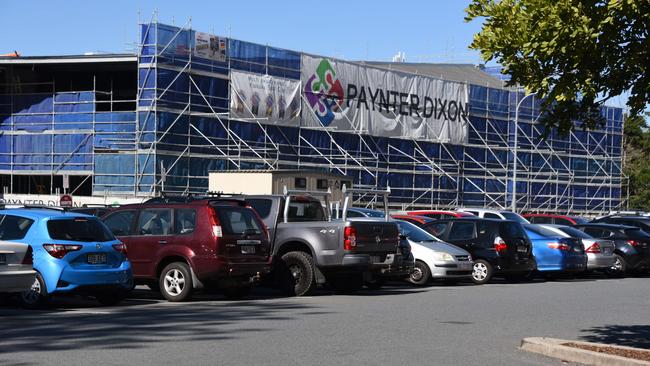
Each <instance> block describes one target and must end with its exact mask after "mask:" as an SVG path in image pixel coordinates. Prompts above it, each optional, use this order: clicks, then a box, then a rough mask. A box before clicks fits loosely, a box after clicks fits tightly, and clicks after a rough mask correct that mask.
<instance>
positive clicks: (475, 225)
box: [423, 217, 536, 284]
mask: <svg viewBox="0 0 650 366" xmlns="http://www.w3.org/2000/svg"><path fill="white" fill-rule="evenodd" d="M423 229H424V230H426V231H428V232H430V233H431V234H433V235H434V236H436V237H438V238H440V239H441V240H443V241H445V242H447V243H450V244H453V245H456V246H458V247H461V248H463V249H465V250H467V251H468V252H470V254H471V255H472V258H473V259H474V268H473V271H472V281H474V283H476V284H484V283H486V282H488V281H489V280H490V279H491V278H492V277H493V276H503V277H505V278H506V279H508V280H512V281H517V280H520V279H523V278H525V277H526V276H527V275H528V274H530V272H531V271H533V270H535V268H536V265H535V259H534V257H533V249H532V248H533V247H532V243H531V241H530V239H529V238H528V236H527V235H526V232H525V231H524V228H523V227H522V226H521V224H520V223H519V222H517V221H510V220H496V219H482V218H478V217H467V218H457V219H444V220H438V221H434V222H431V223H428V224H426V225H424V226H423Z"/></svg>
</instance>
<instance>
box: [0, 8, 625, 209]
mask: <svg viewBox="0 0 650 366" xmlns="http://www.w3.org/2000/svg"><path fill="white" fill-rule="evenodd" d="M195 32H196V31H195V30H193V29H192V28H191V24H190V22H188V23H187V24H185V25H183V26H182V27H176V26H170V25H166V24H162V23H159V22H158V21H157V20H156V19H152V20H151V21H150V22H148V23H145V24H141V37H140V46H139V49H138V54H137V92H136V97H135V103H136V107H135V111H132V112H129V113H130V114H129V117H128V118H127V117H123V119H120V120H119V123H116V124H115V126H118V125H120V124H121V123H124V126H126V125H127V124H128V125H129V126H130V127H129V128H130V129H129V130H128V131H119V132H118V131H110V132H108V131H103V130H102V131H100V130H98V127H97V125H98V123H99V120H98V117H99V115H100V114H105V113H109V114H110V112H102V113H98V112H93V111H85V112H84V113H86V114H88V115H89V116H90V117H91V118H92V120H91V121H92V123H86V124H85V125H84V126H85V129H84V131H86V132H83V133H75V134H74V136H75V138H76V140H75V142H74V143H72V144H71V145H75V146H71V147H70V148H68V149H67V150H66V152H67V154H68V155H71V156H72V157H73V158H71V159H68V160H66V158H62V157H54V155H56V154H55V153H54V152H51V153H50V151H54V150H47V151H45V152H44V154H46V155H47V157H48V158H49V159H50V160H51V161H50V163H49V165H48V164H46V165H45V166H43V167H42V168H43V169H42V170H43V172H48V174H53V175H56V174H58V173H56V172H57V171H60V170H64V169H72V167H73V166H74V165H73V164H80V165H79V167H82V168H83V169H82V171H83V172H84V174H88V175H91V176H92V177H93V188H92V192H93V194H94V195H101V194H106V192H110V193H128V194H132V195H136V196H152V195H156V194H158V193H159V192H161V190H162V189H163V186H164V190H165V191H167V192H178V193H201V192H204V191H205V190H206V189H207V187H208V172H209V171H219V170H230V171H231V170H277V169H291V170H295V169H309V170H318V171H324V172H334V173H339V174H343V175H346V176H349V177H350V178H352V180H353V182H354V184H355V186H357V187H386V186H390V187H391V196H390V205H391V207H393V208H397V209H418V208H436V209H445V208H457V207H492V208H499V209H507V208H509V207H510V203H511V202H512V199H513V197H512V192H513V187H512V184H513V174H512V171H513V163H514V146H515V141H514V139H515V133H514V131H515V130H514V129H515V128H517V129H518V134H517V145H518V149H517V159H518V167H519V168H518V171H517V179H516V182H517V183H516V184H517V187H516V192H517V195H516V203H517V210H518V211H529V212H557V213H569V212H571V213H576V214H597V213H605V212H609V211H611V210H618V209H621V208H624V205H625V200H623V199H622V197H621V196H622V186H623V182H624V177H623V174H622V171H621V162H622V159H621V158H622V133H623V111H622V110H621V109H620V108H614V107H604V108H603V110H602V112H603V116H604V117H605V119H606V121H607V123H606V124H605V125H604V126H603V127H602V128H600V129H598V130H594V131H583V130H581V129H576V130H575V131H573V132H572V133H571V134H570V135H568V136H561V135H560V134H558V133H557V131H552V132H551V133H550V134H549V135H548V138H546V139H542V138H541V136H542V135H543V133H544V130H543V127H542V126H541V125H539V124H538V123H537V120H538V118H539V115H540V102H541V101H540V100H539V99H538V98H535V97H534V96H533V97H530V98H527V99H526V100H525V101H524V102H523V103H521V107H520V109H519V118H518V120H519V123H518V125H517V126H515V122H514V114H515V108H516V105H517V104H518V102H519V101H521V98H522V97H523V94H522V93H521V92H517V91H514V90H511V89H507V88H504V87H503V86H502V85H501V83H500V82H499V81H498V80H496V83H495V85H494V86H489V85H488V86H486V85H474V84H471V83H469V82H468V85H467V88H468V90H469V106H470V110H469V113H470V115H469V126H468V141H467V143H465V144H462V145H454V144H450V143H447V142H440V141H425V140H414V139H408V138H388V137H377V136H371V135H369V134H366V133H364V132H363V131H345V132H342V131H337V130H335V129H331V128H327V127H324V126H321V127H306V126H302V125H301V126H294V127H290V126H279V125H274V124H268V123H265V121H262V120H259V119H256V118H252V119H246V120H237V119H234V118H230V117H231V116H230V113H229V106H230V100H231V98H232V97H233V96H232V95H231V94H230V93H231V91H230V89H231V88H230V76H231V72H232V71H245V72H249V73H255V74H259V75H270V76H274V77H279V78H285V79H290V80H300V75H301V56H302V54H301V53H300V52H296V51H291V50H285V49H281V48H276V47H271V46H265V45H259V44H255V43H250V42H244V41H240V40H236V39H232V38H228V37H220V38H221V39H224V40H225V42H226V44H227V48H226V54H225V57H224V59H221V60H216V59H206V58H201V57H197V56H196V53H195V52H194V47H195ZM361 65H363V64H361ZM443 78H444V75H443ZM89 93H90V94H89V95H88V96H85V94H84V97H83V98H90V99H89V105H93V103H96V97H94V98H93V97H92V95H93V94H92V93H95V94H94V95H97V94H96V93H97V91H92V92H89ZM12 95H15V94H12ZM303 97H304V96H303ZM52 98H54V97H52ZM79 98H82V97H81V96H80V97H79ZM83 98H82V99H83ZM2 103H3V102H2V100H0V104H2ZM80 104H81V103H80ZM302 104H303V107H302V110H301V113H303V114H304V113H313V111H311V110H310V109H309V108H308V107H306V105H307V103H302ZM0 114H1V113H0ZM52 114H54V115H55V114H57V112H55V111H54V109H53V111H52V112H50V115H49V117H50V119H51V120H54V119H56V117H53V116H52ZM11 116H12V117H11V118H13V119H15V118H16V117H20V116H21V115H20V114H18V115H17V114H16V113H15V110H12V112H11ZM116 116H117V115H116ZM116 116H112V117H110V118H112V119H111V122H112V121H114V120H115V118H118V117H116ZM33 117H35V116H33ZM39 118H40V117H39ZM99 118H100V119H101V118H104V119H106V118H108V117H106V116H102V117H99ZM120 118H121V117H120ZM35 121H36V119H34V118H32V122H31V123H36V122H35ZM115 121H117V120H115ZM15 122H16V121H14V120H12V122H10V123H11V124H12V126H14V127H15V126H16V124H15ZM50 122H51V121H50ZM87 122H88V121H87ZM51 123H53V122H51ZM111 125H113V124H111ZM4 126H5V124H3V125H2V128H3V129H2V130H0V131H2V132H0V139H3V138H6V137H5V136H4V135H2V134H3V133H4V132H5V129H4ZM10 130H12V131H13V132H12V133H13V134H14V135H13V136H14V137H15V136H17V135H20V133H18V132H16V131H17V130H16V129H15V128H14V129H10ZM50 130H51V131H55V129H54V128H53V127H52V128H51V129H50ZM71 134H72V132H71ZM36 135H37V134H34V135H33V136H32V137H33V138H36ZM109 135H110V136H112V137H111V138H112V139H113V140H111V141H112V143H113V144H114V145H113V147H112V148H106V149H105V150H102V149H104V147H103V145H101V143H98V142H101V141H105V142H107V141H108V140H107V138H108V136H109ZM52 136H65V134H59V132H58V131H57V132H53V133H52ZM5 141H6V140H5ZM118 142H120V145H119V146H117V145H115V144H117V143H118ZM12 143H14V142H13V140H12ZM78 145H81V147H79V148H77V146H78ZM0 146H1V147H0V170H2V171H5V169H9V170H10V171H12V172H13V171H15V168H16V166H17V165H16V164H17V162H14V161H15V158H16V156H17V151H16V149H15V148H14V147H13V145H12V147H10V148H9V149H7V148H6V146H8V145H5V144H4V143H3V144H0ZM39 146H40V143H39ZM42 146H44V145H42ZM21 149H22V150H21ZM84 149H86V150H84ZM5 150H7V151H5ZM18 150H21V151H23V150H25V151H27V150H28V149H27V148H26V147H21V148H20V149H18ZM35 153H36V152H35ZM39 153H40V152H39ZM7 156H8V158H7ZM83 158H87V160H83ZM1 159H4V160H1ZM7 159H8V160H7ZM75 159H81V160H75ZM18 160H19V159H18ZM7 161H11V162H12V163H10V164H9V165H7V164H8V163H7ZM73 161H74V163H73ZM33 162H34V161H31V163H33ZM3 164H4V165H3ZM84 164H85V165H84ZM59 165H61V166H60V167H59ZM356 204H357V205H363V206H373V205H374V204H375V202H374V200H373V199H372V198H370V197H366V196H356Z"/></svg>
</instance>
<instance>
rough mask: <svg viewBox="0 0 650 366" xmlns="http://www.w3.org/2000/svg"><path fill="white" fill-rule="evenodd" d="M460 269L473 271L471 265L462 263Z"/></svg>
mask: <svg viewBox="0 0 650 366" xmlns="http://www.w3.org/2000/svg"><path fill="white" fill-rule="evenodd" d="M458 268H459V269H460V270H470V269H472V265H471V264H470V263H461V264H460V265H459V266H458Z"/></svg>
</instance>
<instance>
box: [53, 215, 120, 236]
mask: <svg viewBox="0 0 650 366" xmlns="http://www.w3.org/2000/svg"><path fill="white" fill-rule="evenodd" d="M47 231H48V233H49V234H50V238H52V239H54V240H72V241H80V242H95V241H111V240H115V237H114V236H113V233H111V231H110V230H109V229H108V228H107V227H106V225H104V224H103V223H101V222H100V221H99V220H98V219H96V218H94V217H75V218H65V219H51V220H49V221H48V222H47Z"/></svg>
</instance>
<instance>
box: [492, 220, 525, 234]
mask: <svg viewBox="0 0 650 366" xmlns="http://www.w3.org/2000/svg"><path fill="white" fill-rule="evenodd" d="M499 236H501V237H502V238H525V237H526V233H525V232H524V228H523V226H521V224H520V223H518V222H501V223H499Z"/></svg>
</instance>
